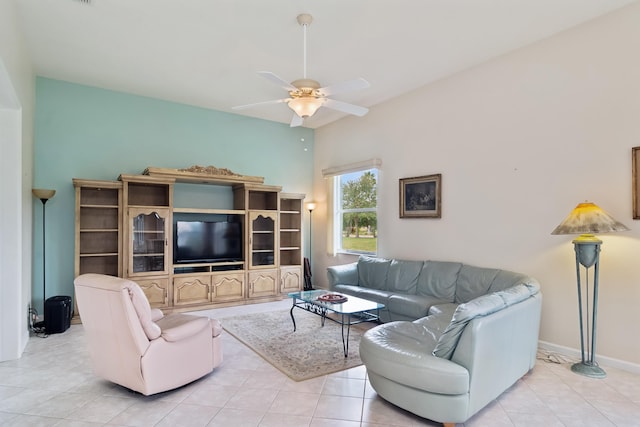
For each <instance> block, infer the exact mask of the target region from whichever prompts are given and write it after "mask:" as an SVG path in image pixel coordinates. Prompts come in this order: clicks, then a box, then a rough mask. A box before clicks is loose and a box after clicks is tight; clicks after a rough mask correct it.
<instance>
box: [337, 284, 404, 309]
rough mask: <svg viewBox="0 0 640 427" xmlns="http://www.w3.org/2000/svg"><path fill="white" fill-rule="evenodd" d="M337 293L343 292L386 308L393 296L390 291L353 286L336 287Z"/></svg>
mask: <svg viewBox="0 0 640 427" xmlns="http://www.w3.org/2000/svg"><path fill="white" fill-rule="evenodd" d="M335 290H336V291H337V292H342V293H345V294H347V295H353V296H354V297H358V298H364V299H367V300H369V301H374V302H377V303H380V304H384V305H385V306H386V305H387V303H388V300H389V297H390V296H391V295H393V293H391V292H389V291H383V290H380V289H369V288H364V287H362V286H351V285H337V286H336V287H335Z"/></svg>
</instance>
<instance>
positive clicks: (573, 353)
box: [538, 341, 640, 374]
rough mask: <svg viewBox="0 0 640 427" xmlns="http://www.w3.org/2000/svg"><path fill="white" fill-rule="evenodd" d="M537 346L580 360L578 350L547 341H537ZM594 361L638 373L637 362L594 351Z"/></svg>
mask: <svg viewBox="0 0 640 427" xmlns="http://www.w3.org/2000/svg"><path fill="white" fill-rule="evenodd" d="M538 348H539V349H541V350H545V351H548V352H552V353H557V354H560V355H562V356H566V357H570V358H572V359H576V360H577V361H580V350H578V349H575V348H571V347H565V346H562V345H557V344H553V343H550V342H547V341H538ZM596 361H597V362H598V364H599V365H601V366H609V367H612V368H617V369H621V370H623V371H627V372H631V373H634V374H640V365H639V364H637V363H631V362H627V361H625V360H620V359H614V358H613V357H607V356H600V355H598V354H597V353H596Z"/></svg>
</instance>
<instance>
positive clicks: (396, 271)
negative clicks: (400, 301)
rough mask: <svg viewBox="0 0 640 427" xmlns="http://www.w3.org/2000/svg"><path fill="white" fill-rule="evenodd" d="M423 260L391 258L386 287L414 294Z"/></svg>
mask: <svg viewBox="0 0 640 427" xmlns="http://www.w3.org/2000/svg"><path fill="white" fill-rule="evenodd" d="M423 264H424V262H423V261H401V260H395V259H394V260H391V264H390V265H389V273H388V275H387V289H388V290H390V291H395V292H402V293H405V294H415V293H416V287H417V285H418V276H419V275H420V271H422V265H423Z"/></svg>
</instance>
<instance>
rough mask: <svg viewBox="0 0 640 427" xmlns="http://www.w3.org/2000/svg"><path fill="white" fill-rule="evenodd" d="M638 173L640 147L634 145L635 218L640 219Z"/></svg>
mask: <svg viewBox="0 0 640 427" xmlns="http://www.w3.org/2000/svg"><path fill="white" fill-rule="evenodd" d="M638 174H640V147H633V148H632V149H631V176H632V182H631V187H632V188H633V191H632V193H633V194H632V200H633V219H640V182H639V181H638V179H639V178H640V177H639V176H638Z"/></svg>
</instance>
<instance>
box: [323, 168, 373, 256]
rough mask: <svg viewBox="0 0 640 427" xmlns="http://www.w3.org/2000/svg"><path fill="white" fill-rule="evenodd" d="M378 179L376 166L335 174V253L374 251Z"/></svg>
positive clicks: (367, 252)
mask: <svg viewBox="0 0 640 427" xmlns="http://www.w3.org/2000/svg"><path fill="white" fill-rule="evenodd" d="M377 183H378V170H377V169H375V168H373V169H367V170H363V171H358V172H349V173H345V174H341V175H336V176H335V177H334V185H335V188H334V190H333V194H334V195H335V197H334V221H333V226H334V227H333V232H334V236H333V244H334V253H335V252H348V253H358V254H376V252H377V248H378V212H377V211H378V209H377V208H378V197H377Z"/></svg>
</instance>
